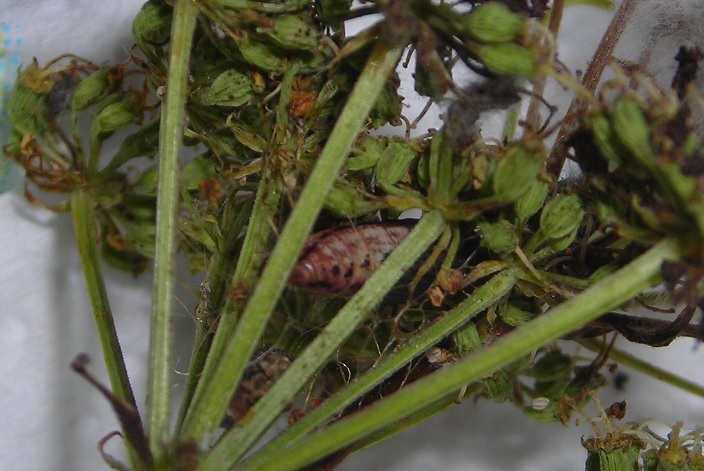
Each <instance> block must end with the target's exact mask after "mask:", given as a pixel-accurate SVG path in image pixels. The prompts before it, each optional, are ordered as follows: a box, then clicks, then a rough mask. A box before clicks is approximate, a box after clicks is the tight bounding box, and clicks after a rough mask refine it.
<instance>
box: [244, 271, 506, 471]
mask: <svg viewBox="0 0 704 471" xmlns="http://www.w3.org/2000/svg"><path fill="white" fill-rule="evenodd" d="M515 282H516V270H506V271H504V272H501V273H499V274H498V275H496V276H494V277H493V278H492V279H491V280H490V281H488V282H487V283H485V284H484V285H483V286H481V287H480V288H478V289H476V290H475V291H474V292H473V293H472V295H471V296H470V297H469V298H467V299H466V300H465V301H463V302H462V303H461V304H459V305H458V306H457V307H455V308H454V309H452V310H450V311H449V312H447V313H445V314H444V315H443V316H442V317H441V318H439V319H438V320H437V321H435V322H433V323H432V324H431V325H429V326H428V327H426V328H425V329H423V330H422V331H420V332H418V333H417V335H414V336H413V338H412V339H411V340H409V341H407V342H406V343H405V344H402V345H399V346H398V347H396V348H395V349H394V351H393V352H392V353H391V354H389V355H388V356H387V357H385V358H384V359H382V360H381V361H380V362H379V363H377V364H376V365H374V367H373V368H371V369H369V370H368V371H366V372H365V373H364V374H363V375H361V376H359V377H358V378H356V379H355V380H354V381H352V382H351V383H350V384H348V385H347V386H346V387H345V388H343V389H341V390H340V391H339V392H338V393H337V394H335V395H333V396H332V397H329V398H328V399H326V400H325V402H323V403H322V404H321V405H319V406H318V407H316V408H315V409H313V410H312V411H310V412H309V413H308V414H306V415H305V416H304V417H303V418H302V419H300V420H299V421H298V422H296V423H295V425H293V426H291V427H289V428H288V429H286V431H285V432H284V433H282V434H281V435H279V436H278V437H276V438H275V439H274V440H273V441H272V442H270V443H269V444H267V445H266V446H265V447H264V448H262V449H261V450H258V451H257V453H256V454H255V455H253V456H252V457H251V458H250V459H248V460H247V461H245V462H244V463H242V464H241V465H239V467H238V468H237V469H238V471H255V470H257V469H259V466H261V465H262V464H264V463H266V462H267V461H268V459H269V456H271V454H272V453H274V452H276V451H278V450H281V449H283V448H286V447H288V446H290V445H292V444H293V443H295V442H297V441H299V440H301V439H302V438H304V437H305V436H306V435H307V434H308V433H310V432H311V431H313V430H314V429H315V428H317V427H318V426H320V425H321V424H323V423H325V422H326V421H327V420H329V419H331V418H332V417H333V416H334V415H335V414H338V413H339V412H340V411H341V410H343V409H344V408H345V407H347V406H348V405H350V404H352V403H353V402H354V401H355V400H356V399H357V398H359V397H360V396H361V395H362V394H364V393H366V392H367V391H370V390H371V389H372V388H374V387H375V386H376V385H378V384H380V383H381V382H383V381H384V380H386V379H387V378H389V377H390V376H391V375H392V374H394V373H395V372H396V371H398V370H399V369H401V368H403V367H404V366H405V365H407V364H408V362H409V361H411V360H412V359H413V358H415V357H417V356H418V355H421V354H423V353H424V352H425V351H427V350H428V349H429V348H430V347H431V346H433V345H435V344H436V343H437V342H439V341H440V340H442V339H443V338H445V337H446V336H447V335H449V334H450V333H452V332H454V331H455V330H457V329H458V328H459V327H461V326H462V325H464V324H466V323H467V322H468V321H469V320H470V319H472V318H473V317H474V316H476V315H477V314H479V313H480V312H482V311H484V310H485V309H486V308H488V307H489V306H491V305H492V304H494V303H496V302H498V301H499V300H500V299H501V298H502V297H503V296H504V295H506V293H508V292H509V291H510V290H511V288H512V287H513V285H514V283H515ZM321 458H322V456H321Z"/></svg>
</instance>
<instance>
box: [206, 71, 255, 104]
mask: <svg viewBox="0 0 704 471" xmlns="http://www.w3.org/2000/svg"><path fill="white" fill-rule="evenodd" d="M252 85H253V84H252V79H251V78H250V77H249V76H248V75H245V74H243V73H240V72H237V71H236V70H234V69H230V70H227V71H225V72H223V73H222V74H220V75H218V76H217V77H216V78H215V80H213V83H212V84H211V85H210V87H207V88H201V89H199V90H196V91H195V92H194V93H193V97H194V99H195V100H196V101H198V102H199V103H201V104H203V105H206V106H241V105H243V104H245V103H247V102H248V101H249V99H250V98H252Z"/></svg>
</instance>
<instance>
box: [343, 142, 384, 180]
mask: <svg viewBox="0 0 704 471" xmlns="http://www.w3.org/2000/svg"><path fill="white" fill-rule="evenodd" d="M386 145H387V140H386V138H384V137H372V136H365V137H364V138H363V139H362V140H361V142H360V143H359V145H357V146H356V148H357V150H356V152H355V153H354V155H353V156H352V157H350V158H349V159H348V160H347V165H346V167H347V170H350V171H357V170H366V169H369V168H374V167H376V165H377V162H379V158H380V157H381V154H382V153H383V152H384V149H385V148H386Z"/></svg>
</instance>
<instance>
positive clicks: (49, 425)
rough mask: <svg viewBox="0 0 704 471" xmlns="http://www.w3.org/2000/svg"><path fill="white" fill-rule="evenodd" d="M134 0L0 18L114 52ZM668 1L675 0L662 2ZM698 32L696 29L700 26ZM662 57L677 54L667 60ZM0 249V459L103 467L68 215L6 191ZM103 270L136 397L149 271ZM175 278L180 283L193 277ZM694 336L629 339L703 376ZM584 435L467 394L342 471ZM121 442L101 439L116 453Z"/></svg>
mask: <svg viewBox="0 0 704 471" xmlns="http://www.w3.org/2000/svg"><path fill="white" fill-rule="evenodd" d="M141 3H142V2H141V1H137V0H122V1H117V0H113V1H111V2H97V1H91V0H82V1H81V0H73V1H58V0H55V1H51V0H44V1H40V0H33V1H12V0H0V12H1V13H0V15H1V16H0V22H2V23H3V24H5V25H10V26H11V27H12V29H11V30H10V33H6V35H7V34H11V35H12V37H13V39H18V40H19V41H15V42H13V43H12V45H13V50H12V51H11V52H12V53H13V54H17V57H19V59H20V60H21V61H22V62H23V63H25V64H26V63H28V62H29V60H30V59H31V57H32V56H36V57H37V58H38V59H39V61H40V62H45V61H47V60H49V59H51V58H53V57H55V56H57V55H58V54H61V53H64V52H68V51H70V52H73V53H76V54H78V55H81V56H84V57H86V58H89V59H92V60H94V61H97V62H102V61H119V60H122V59H123V58H124V57H125V54H126V52H127V51H128V50H129V47H130V46H131V44H132V40H131V39H130V36H131V33H130V23H131V19H132V17H133V16H134V15H135V13H136V12H137V10H138V8H139V6H140V5H141ZM673 3H674V4H677V3H678V2H671V3H669V2H668V4H673ZM683 3H684V4H694V3H695V2H683ZM700 16H701V15H700ZM607 17H608V15H606V14H604V13H603V12H598V11H596V10H593V9H590V8H579V9H575V10H572V11H570V12H568V15H567V17H566V19H565V23H564V26H563V33H562V38H561V39H562V40H563V41H564V42H561V44H562V45H563V46H565V45H566V46H565V47H563V48H562V49H561V50H560V57H561V59H562V60H563V61H564V62H566V63H568V64H570V65H571V66H572V67H577V68H583V67H584V66H585V63H586V59H587V57H588V55H589V54H590V53H591V51H592V50H593V48H594V47H595V44H596V41H597V40H598V38H599V36H600V32H601V31H603V29H604V28H605V25H606V19H607ZM699 24H700V26H701V24H702V23H701V22H700V23H699ZM692 40H693V41H695V42H696V41H698V40H699V39H698V37H697V36H696V34H695V35H694V36H692ZM638 41H639V40H638V39H637V38H636V39H635V40H633V42H634V43H636V44H637V43H638ZM699 44H702V43H701V42H699ZM663 54H664V53H663ZM668 54H669V52H668ZM636 56H637V55H636ZM658 57H662V55H659V56H658ZM664 63H671V61H668V60H667V57H665V58H664ZM548 98H549V99H553V98H552V95H549V96H548ZM411 115H412V114H411ZM0 247H1V249H0V266H1V267H2V269H1V270H0V301H2V309H1V310H0V358H1V359H2V361H0V391H1V393H0V424H1V426H0V469H32V470H38V471H41V470H52V471H56V470H58V471H64V470H65V471H68V470H75V471H83V470H85V471H89V470H97V469H106V468H107V467H106V465H105V464H104V463H103V462H102V461H101V459H100V457H99V455H98V453H97V450H96V443H97V441H98V440H99V439H100V438H101V437H103V436H104V435H105V434H107V433H108V432H110V431H112V430H115V429H117V428H118V425H117V421H116V420H115V418H114V416H113V415H112V412H111V410H110V408H109V406H108V404H107V403H106V402H105V401H104V400H103V399H102V397H100V396H99V395H98V394H97V393H96V391H95V390H94V389H92V387H90V386H89V385H88V384H86V383H85V382H84V381H83V380H82V379H80V378H79V377H78V376H76V375H75V374H73V373H72V372H71V371H70V369H69V363H70V362H71V360H72V359H73V358H74V357H75V355H76V354H77V353H79V352H87V353H89V354H90V355H91V357H92V358H93V359H94V362H93V363H92V364H91V367H90V368H91V371H92V372H93V373H94V374H95V375H96V376H98V378H100V379H101V380H103V381H105V379H106V378H105V373H104V370H103V368H102V366H101V363H102V362H101V352H100V345H99V342H98V339H97V336H96V334H95V331H94V327H93V319H92V315H91V313H90V310H89V307H88V303H87V299H86V294H85V287H84V283H83V278H82V274H81V272H80V267H79V263H78V257H77V253H76V249H75V243H74V240H73V231H72V228H71V221H70V217H69V216H68V215H54V214H49V213H47V212H46V211H44V210H41V209H37V208H34V207H31V206H29V205H28V204H27V203H26V202H25V201H24V200H23V197H22V195H21V189H20V188H15V189H14V190H13V191H11V192H8V193H5V194H3V195H0ZM106 277H107V283H108V289H109V295H110V300H111V302H112V307H113V312H114V315H115V317H116V322H117V328H118V331H119V334H120V339H121V342H122V347H123V350H124V353H125V357H126V362H127V367H128V370H129V371H130V374H131V380H132V381H133V385H134V387H135V392H136V394H137V397H138V398H139V400H140V405H141V406H142V407H143V401H144V390H145V388H144V383H145V374H146V364H147V337H148V335H147V329H148V315H149V309H150V298H149V296H150V289H151V278H150V276H149V274H146V275H142V276H141V277H139V278H133V277H131V276H130V275H127V274H124V273H120V272H116V271H114V270H110V269H107V268H106ZM181 280H182V281H183V285H184V286H195V282H194V281H197V279H189V278H188V277H185V276H183V277H181ZM179 300H180V301H181V302H182V305H180V306H177V311H178V312H177V321H176V328H177V331H178V332H179V334H178V336H177V337H178V339H179V346H178V351H177V355H178V359H179V360H180V364H184V363H185V361H187V355H188V348H189V347H188V345H187V338H188V331H189V330H190V328H191V319H190V314H189V311H191V310H192V308H193V306H194V304H195V300H194V298H193V297H191V296H190V295H189V294H188V289H183V290H182V293H181V294H180V295H179ZM621 346H622V347H626V346H627V345H626V343H625V342H624V343H622V344H621ZM693 347H694V343H693V342H692V341H689V340H683V341H679V342H676V343H675V344H674V345H673V346H671V347H669V348H668V349H666V350H653V349H649V348H642V347H634V346H628V348H629V349H632V350H634V351H636V352H638V354H639V355H640V356H641V357H643V358H646V359H652V361H653V362H654V363H657V364H658V365H661V366H664V367H667V368H672V369H674V370H676V371H677V372H679V373H680V374H682V375H684V376H686V377H688V378H692V379H695V380H698V381H699V382H704V375H702V372H701V368H700V367H699V365H701V364H702V350H701V349H698V350H697V349H694V348H693ZM176 369H177V370H179V369H180V370H184V369H185V367H181V366H177V367H176ZM178 381H180V377H179V376H178V375H176V376H175V382H178ZM626 387H627V389H626V391H625V392H615V391H613V390H611V391H607V392H606V393H605V394H603V395H602V396H603V397H604V400H605V402H607V403H608V401H610V400H620V399H623V397H626V398H627V399H628V407H629V414H628V416H629V417H630V418H631V419H641V418H644V417H645V416H654V417H657V418H660V419H662V420H664V421H665V422H672V421H674V420H677V419H684V420H686V421H687V425H689V426H694V425H695V424H697V423H699V424H704V417H703V416H704V401H702V400H701V399H698V398H695V397H693V396H689V395H686V394H683V393H680V392H679V391H676V390H674V389H673V388H670V387H668V386H665V385H662V384H660V383H656V382H654V381H652V380H649V379H647V378H643V377H641V376H640V375H638V374H632V375H631V379H630V382H629V383H628V384H627V386H626ZM589 433H590V431H589V430H588V429H587V428H581V429H580V428H576V427H570V428H565V427H561V426H559V425H536V424H533V423H531V422H529V421H528V420H527V419H525V418H524V417H523V415H522V414H521V413H519V412H518V411H516V410H514V408H513V407H512V406H506V405H503V406H502V405H495V404H491V403H489V402H487V401H480V402H479V403H476V404H475V403H474V402H472V401H467V402H465V403H463V404H462V405H460V406H456V407H452V408H450V409H449V410H448V412H446V413H445V414H441V415H439V416H437V417H435V418H433V419H431V420H430V421H428V422H426V423H425V424H423V425H422V426H420V427H417V428H415V429H412V430H410V431H408V432H406V433H403V434H401V435H399V436H396V437H394V438H392V439H390V440H388V441H387V442H385V443H383V444H381V445H378V446H376V447H373V448H371V449H368V450H365V451H363V452H361V453H358V454H356V455H353V456H352V457H350V458H349V459H348V460H347V461H346V462H345V463H344V464H343V465H342V466H341V468H340V469H343V470H346V471H352V470H360V469H367V470H399V471H400V470H404V471H412V470H428V469H441V470H447V471H459V470H477V471H481V470H487V471H489V470H491V471H495V470H504V469H521V470H533V469H535V470H538V469H539V470H543V471H544V470H552V471H558V470H573V469H574V470H577V469H583V461H584V456H585V453H584V450H583V449H582V447H581V445H580V442H579V439H580V437H581V436H582V435H586V434H589ZM118 442H119V440H115V442H114V443H113V444H112V445H110V446H109V447H108V450H109V451H111V452H113V453H119V449H120V446H119V443H118Z"/></svg>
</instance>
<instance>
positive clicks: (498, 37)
mask: <svg viewBox="0 0 704 471" xmlns="http://www.w3.org/2000/svg"><path fill="white" fill-rule="evenodd" d="M464 26H465V28H463V29H464V31H466V34H468V35H469V36H470V37H472V38H473V39H475V40H477V41H479V42H481V43H499V42H509V41H513V40H514V39H515V38H516V36H518V35H519V34H521V32H522V31H523V28H524V18H523V16H521V15H519V14H518V13H514V12H512V11H511V10H510V9H509V8H508V7H507V6H506V5H505V4H503V3H500V2H489V3H485V4H483V5H480V6H478V7H476V8H475V9H474V10H472V12H471V13H470V14H469V15H468V16H466V17H465V21H464Z"/></svg>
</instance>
